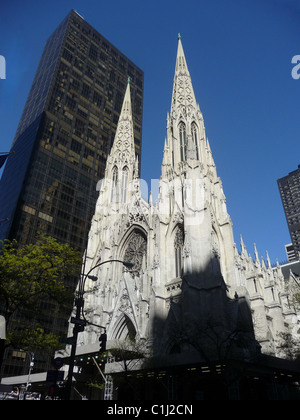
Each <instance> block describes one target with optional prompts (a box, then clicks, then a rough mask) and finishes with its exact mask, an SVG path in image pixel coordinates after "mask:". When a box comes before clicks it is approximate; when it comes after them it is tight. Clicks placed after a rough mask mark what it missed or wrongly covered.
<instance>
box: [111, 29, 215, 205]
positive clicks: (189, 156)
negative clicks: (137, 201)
mask: <svg viewBox="0 0 300 420" xmlns="http://www.w3.org/2000/svg"><path fill="white" fill-rule="evenodd" d="M187 160H189V161H190V160H194V161H198V162H201V163H202V164H206V165H207V164H208V165H209V164H210V163H213V162H212V157H211V152H210V148H209V144H208V141H207V139H206V136H205V129H204V123H203V117H202V113H201V111H200V108H199V105H198V104H197V102H196V98H195V94H194V89H193V85H192V80H191V76H190V73H189V70H188V66H187V62H186V59H185V54H184V51H183V47H182V41H181V37H180V36H179V37H178V48H177V57H176V66H175V75H174V82H173V93H172V102H171V112H170V115H168V118H167V138H166V142H165V147H164V159H163V164H162V177H163V178H166V177H168V174H170V173H173V174H174V173H179V172H180V171H181V170H182V168H183V163H184V162H186V161H187ZM106 177H108V178H110V179H111V180H112V187H113V186H114V184H116V183H120V180H122V182H123V183H124V182H126V183H127V184H128V182H130V181H131V180H132V179H134V178H137V177H138V162H137V158H136V156H135V146H134V133H133V119H132V109H131V97H130V80H128V84H127V88H126V92H125V96H124V100H123V105H122V110H121V114H120V118H119V122H118V125H117V130H116V135H115V139H114V144H113V146H112V149H111V152H110V155H109V157H108V160H107V167H106ZM123 191H124V189H123ZM121 194H122V193H121ZM123 198H125V197H123Z"/></svg>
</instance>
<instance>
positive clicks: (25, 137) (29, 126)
mask: <svg viewBox="0 0 300 420" xmlns="http://www.w3.org/2000/svg"><path fill="white" fill-rule="evenodd" d="M128 77H130V80H131V95H132V102H133V114H134V115H133V116H134V123H135V133H134V134H135V146H136V153H137V154H138V155H140V153H141V135H142V103H143V82H144V74H143V71H142V70H140V69H139V68H138V67H137V66H136V65H135V64H134V63H133V62H132V61H130V60H129V59H128V58H127V57H126V56H124V55H123V54H122V53H121V52H120V51H118V50H117V49H116V48H115V47H114V46H113V45H112V44H110V43H109V42H108V41H107V40H106V39H105V38H103V36H101V35H100V34H99V33H98V32H97V31H96V30H95V29H94V28H92V27H91V26H90V25H89V24H88V23H87V22H86V21H85V20H84V19H83V18H82V17H80V15H78V14H77V13H76V12H75V11H71V12H70V13H69V15H68V16H67V17H66V18H65V19H64V20H63V22H62V23H61V24H60V25H59V27H58V28H57V29H56V30H55V31H54V33H53V34H52V35H51V36H50V38H49V39H48V41H47V43H46V45H45V48H44V52H43V55H42V57H41V60H40V63H39V66H38V69H37V72H36V75H35V78H34V80H33V84H32V86H31V90H30V93H29V95H28V99H27V102H26V104H25V107H24V111H23V114H22V117H21V120H20V123H19V127H18V129H17V133H16V136H15V140H14V143H13V146H12V150H13V151H14V152H15V153H14V154H12V155H10V157H9V159H8V161H7V163H6V167H5V170H4V172H3V175H2V179H1V182H0V196H1V203H0V220H1V219H6V218H8V219H9V222H6V223H1V224H0V239H5V238H16V239H17V240H18V242H19V243H20V245H22V244H26V243H31V242H33V241H34V240H35V237H36V235H37V233H38V232H41V233H45V234H47V235H50V236H53V237H55V238H57V239H58V240H60V241H63V242H68V243H69V244H70V245H71V246H73V247H74V248H76V249H79V250H81V251H83V250H84V249H85V245H86V240H87V235H88V231H89V226H90V221H91V217H92V215H93V214H94V207H95V203H96V199H97V194H98V193H97V191H96V185H97V182H98V181H99V180H100V179H101V178H102V177H103V175H104V170H105V163H106V158H107V154H108V153H109V151H110V148H111V145H112V142H113V139H114V134H115V130H116V126H117V122H118V118H119V113H120V110H121V106H122V102H123V97H124V94H125V88H126V85H127V80H128ZM139 161H140V159H139Z"/></svg>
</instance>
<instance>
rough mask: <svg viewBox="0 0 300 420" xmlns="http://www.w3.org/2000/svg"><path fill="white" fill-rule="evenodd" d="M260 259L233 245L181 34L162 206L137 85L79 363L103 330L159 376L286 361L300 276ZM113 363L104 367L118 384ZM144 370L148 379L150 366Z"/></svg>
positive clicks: (102, 203) (96, 225)
mask: <svg viewBox="0 0 300 420" xmlns="http://www.w3.org/2000/svg"><path fill="white" fill-rule="evenodd" d="M254 253H255V258H254V259H253V258H252V257H251V256H250V255H249V253H248V252H247V249H246V247H245V245H244V243H243V241H242V239H241V251H238V249H237V246H236V244H235V242H234V236H233V229H232V221H231V218H230V216H229V214H228V212H227V208H226V198H225V195H224V191H223V187H222V182H221V179H220V178H219V177H218V175H217V170H216V165H215V163H214V159H213V156H212V152H211V148H210V144H209V142H208V139H207V137H206V134H205V126H204V120H203V116H202V113H201V110H200V108H199V105H198V103H197V102H196V98H195V95H194V90H193V85H192V81H191V77H190V73H189V70H188V66H187V62H186V58H185V54H184V51H183V47H182V42H181V38H180V37H179V39H178V50H177V57H176V67H175V76H174V84H173V93H172V102H171V109H170V113H169V114H168V116H167V134H166V140H165V143H164V151H163V160H162V166H161V178H160V180H159V195H158V198H157V200H156V201H155V202H153V201H152V197H151V193H150V196H149V199H148V198H147V199H145V198H144V197H143V196H142V193H141V185H140V179H139V162H138V159H137V157H136V154H135V146H134V135H133V120H132V110H131V98H130V81H129V82H128V85H127V89H126V92H125V97H124V101H123V107H122V110H121V114H120V118H119V122H118V126H117V131H116V135H115V140H114V144H113V147H112V149H111V152H110V155H109V157H108V160H107V165H106V172H105V178H104V179H103V180H102V182H101V185H99V198H98V201H97V204H96V209H95V214H94V216H93V219H92V225H91V229H90V233H89V239H88V245H87V249H86V255H85V259H84V274H87V273H91V274H92V276H93V278H92V279H91V278H90V277H88V276H86V283H85V294H84V300H85V303H84V316H85V318H86V320H87V321H88V325H87V326H86V328H85V330H84V331H83V332H82V333H80V334H79V339H78V343H77V355H82V356H84V355H88V354H96V353H97V352H98V351H99V335H100V334H101V332H103V330H102V331H101V329H99V327H98V326H102V327H104V328H105V329H106V334H107V350H109V349H110V348H111V347H113V346H115V343H116V342H117V341H118V342H122V341H126V340H131V341H132V342H133V341H135V342H138V341H139V342H140V341H143V342H144V343H145V344H146V348H147V357H146V359H147V360H148V361H149V363H150V365H149V366H155V363H156V366H158V368H159V369H160V371H161V369H165V370H168V368H170V367H172V368H173V369H176V367H181V368H182V369H184V368H185V367H186V369H190V374H191V375H192V372H193V369H194V370H195V369H198V368H199V366H200V367H201V366H202V368H203V366H205V367H207V366H211V365H212V364H213V363H219V364H218V365H216V364H215V365H214V366H225V364H226V361H228V360H234V361H239V362H242V363H248V364H249V363H250V364H251V363H252V364H253V363H257V361H258V360H262V358H264V357H267V358H271V360H273V361H274V360H277V359H279V358H280V360H282V359H285V358H286V354H285V352H284V351H283V347H284V346H283V344H282V343H283V338H284V337H287V336H289V337H292V338H294V339H298V342H299V334H298V332H299V331H298V330H299V312H297V309H296V308H295V306H294V304H293V302H292V299H291V294H292V288H293V284H294V280H295V279H294V278H293V274H292V273H291V275H290V278H289V279H284V277H283V274H282V272H281V269H280V266H279V265H277V267H275V268H274V267H272V266H271V263H270V260H269V258H268V256H267V258H266V261H264V260H260V259H259V257H258V254H257V251H256V248H254ZM112 260H113V261H112ZM107 261H111V262H108V263H106V262H107ZM120 261H125V262H130V263H132V264H133V267H131V268H128V267H125V266H124V265H123V264H122V263H120ZM99 263H100V264H101V265H100V264H99ZM102 263H103V264H102ZM93 267H96V268H94V269H93ZM95 276H96V277H97V281H96V282H94V281H93V280H95ZM71 330H72V329H70V334H71V332H72V331H71ZM291 351H292V352H293V348H292V349H291ZM268 360H269V359H268ZM151 361H152V365H151ZM155 361H156V362H155ZM222 363H223V365H222ZM224 363H225V364H224ZM268 363H269V362H268ZM113 366H116V363H111V364H109V363H108V364H106V368H105V370H106V373H107V372H108V373H110V374H111V375H112V378H113V374H114V369H116V370H117V368H116V367H115V368H114V367H113ZM139 366H140V367H139V370H140V371H141V372H142V371H143V368H144V369H146V367H145V366H147V364H146V365H145V364H144V365H141V364H140V365H139ZM141 366H143V368H142V367H141ZM247 366H248V365H247ZM136 369H137V368H136ZM199 369H200V368H199ZM215 369H216V368H215ZM220 369H221V368H220ZM272 369H273V370H272V372H273V373H274V368H272ZM199 372H200V373H203V370H201V369H200V371H199ZM173 373H174V372H173ZM200 373H199V375H200ZM219 373H220V372H219ZM273 373H272V374H273ZM199 375H198V376H197V378H198V377H200V376H201V375H200V376H199ZM253 375H255V374H253ZM173 376H174V375H173ZM250 376H251V375H250ZM191 378H192V376H191ZM197 380H199V381H200V379H197ZM191 381H192V383H194V382H193V381H194V379H191ZM177 382H178V381H177ZM179 382H180V381H179ZM168 383H170V377H169V382H168ZM168 386H169V385H168ZM176 386H177V388H176ZM176 386H175V385H174V383H172V389H173V391H172V392H173V393H174V392H175V391H174V389H175V388H176V389H177V391H176V392H179V391H178V389H179V388H180V385H178V383H177V385H176ZM201 386H202V385H201V384H199V383H198V382H197V384H196V385H195V387H193V390H191V389H190V390H189V391H188V392H189V396H191V395H192V393H193V392H194V393H195V392H197V389H198V391H199V392H200V394H199V393H198V396H199V395H200V396H201V395H202V396H203V395H204V394H205V391H204V390H203V389H202V388H201ZM174 387H175V388H174ZM152 392H153V391H152ZM168 392H169V393H168V396H169V397H170V395H171V397H172V396H173V397H174V395H175V394H172V392H171V391H170V389H169V391H168ZM170 392H171V394H170ZM176 395H181V396H186V395H185V394H184V393H183V392H181V393H179V394H176ZM186 397H187V396H186ZM107 398H111V395H110V396H108V397H107ZM194 398H196V397H195V396H194ZM200 399H201V398H200Z"/></svg>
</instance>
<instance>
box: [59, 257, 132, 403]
mask: <svg viewBox="0 0 300 420" xmlns="http://www.w3.org/2000/svg"><path fill="white" fill-rule="evenodd" d="M111 262H119V263H121V264H123V265H124V266H125V267H126V268H132V267H133V266H134V264H132V263H130V262H127V261H122V260H107V261H102V262H100V263H97V264H96V265H95V266H94V267H92V268H91V269H90V270H89V271H88V273H87V274H85V275H83V274H81V276H80V279H79V284H78V292H77V297H76V299H75V306H76V314H75V317H74V318H71V322H72V323H73V324H74V328H73V337H72V348H71V354H70V363H69V372H68V380H67V384H66V399H67V400H70V399H71V389H72V380H73V371H74V365H75V355H76V347H77V338H78V333H79V332H82V331H84V327H85V326H86V324H87V323H89V324H91V325H95V324H92V323H91V322H88V321H87V320H86V319H85V316H84V313H83V307H84V299H83V295H84V286H85V282H86V280H87V278H89V279H90V280H92V281H97V280H98V277H97V276H92V275H90V273H91V272H92V271H93V270H95V268H98V267H100V266H101V265H103V264H107V263H111ZM81 313H82V315H83V319H82V318H81V316H80V315H81ZM96 326H97V327H99V328H103V329H105V327H102V326H101V325H96Z"/></svg>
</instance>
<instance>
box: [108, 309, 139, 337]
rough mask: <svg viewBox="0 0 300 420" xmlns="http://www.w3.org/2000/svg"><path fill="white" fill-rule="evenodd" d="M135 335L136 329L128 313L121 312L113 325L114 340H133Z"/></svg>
mask: <svg viewBox="0 0 300 420" xmlns="http://www.w3.org/2000/svg"><path fill="white" fill-rule="evenodd" d="M135 337H136V329H135V327H134V325H133V322H132V321H131V319H130V318H129V316H128V315H126V314H123V315H122V317H121V318H120V319H119V321H118V323H117V325H116V326H115V329H114V332H113V339H116V340H127V339H130V340H134V339H135Z"/></svg>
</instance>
